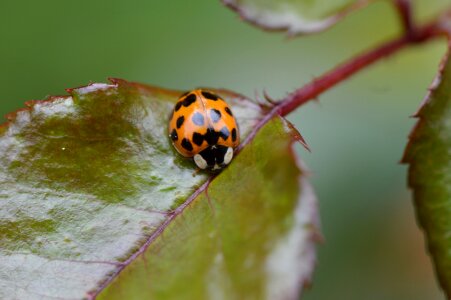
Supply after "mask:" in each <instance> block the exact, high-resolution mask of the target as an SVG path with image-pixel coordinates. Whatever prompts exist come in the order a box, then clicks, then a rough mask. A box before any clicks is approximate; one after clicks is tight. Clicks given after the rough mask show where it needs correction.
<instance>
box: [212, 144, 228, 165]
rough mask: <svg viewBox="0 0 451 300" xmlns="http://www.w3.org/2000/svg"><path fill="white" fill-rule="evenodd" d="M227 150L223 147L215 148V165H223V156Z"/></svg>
mask: <svg viewBox="0 0 451 300" xmlns="http://www.w3.org/2000/svg"><path fill="white" fill-rule="evenodd" d="M227 148H228V147H225V146H218V147H217V148H216V151H215V152H216V153H215V157H216V163H217V164H218V165H221V164H223V163H224V156H225V154H226V152H227Z"/></svg>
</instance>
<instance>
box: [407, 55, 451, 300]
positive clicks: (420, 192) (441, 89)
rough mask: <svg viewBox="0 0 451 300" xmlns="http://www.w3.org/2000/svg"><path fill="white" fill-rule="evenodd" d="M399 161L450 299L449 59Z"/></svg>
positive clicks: (450, 120)
mask: <svg viewBox="0 0 451 300" xmlns="http://www.w3.org/2000/svg"><path fill="white" fill-rule="evenodd" d="M416 117H418V118H419V121H418V123H417V124H416V126H415V128H414V129H413V131H412V133H411V135H410V141H409V144H408V145H407V148H406V152H405V154H404V159H403V161H404V162H406V163H408V164H409V165H410V166H409V185H410V187H411V188H412V189H413V196H414V201H415V206H416V211H417V217H418V220H419V223H420V225H421V226H422V227H423V229H424V231H425V234H426V237H427V242H428V246H429V252H430V253H431V255H432V258H433V260H434V263H435V267H436V271H437V274H438V278H439V281H440V283H441V286H442V288H443V289H444V291H445V292H446V294H447V295H448V298H450V297H451V60H450V59H449V56H447V57H446V59H445V60H444V61H443V65H442V70H441V72H440V75H439V76H438V77H437V78H436V80H435V81H434V84H433V87H432V88H431V91H430V93H429V94H428V95H427V97H426V99H425V101H424V103H423V104H422V107H421V108H420V110H419V112H418V113H417V114H416Z"/></svg>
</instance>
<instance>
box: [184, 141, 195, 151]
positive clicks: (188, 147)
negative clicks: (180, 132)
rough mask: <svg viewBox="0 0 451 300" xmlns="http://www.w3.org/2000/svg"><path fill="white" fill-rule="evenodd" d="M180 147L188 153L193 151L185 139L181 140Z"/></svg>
mask: <svg viewBox="0 0 451 300" xmlns="http://www.w3.org/2000/svg"><path fill="white" fill-rule="evenodd" d="M182 147H183V148H185V149H186V150H188V151H193V145H191V143H190V141H188V140H187V139H183V140H182Z"/></svg>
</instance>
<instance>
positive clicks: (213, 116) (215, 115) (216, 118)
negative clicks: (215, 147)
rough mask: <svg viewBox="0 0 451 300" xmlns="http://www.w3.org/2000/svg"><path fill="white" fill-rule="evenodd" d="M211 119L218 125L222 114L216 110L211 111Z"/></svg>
mask: <svg viewBox="0 0 451 300" xmlns="http://www.w3.org/2000/svg"><path fill="white" fill-rule="evenodd" d="M210 118H211V120H212V121H213V123H217V122H218V121H219V120H221V112H220V111H219V110H217V109H214V108H213V109H210Z"/></svg>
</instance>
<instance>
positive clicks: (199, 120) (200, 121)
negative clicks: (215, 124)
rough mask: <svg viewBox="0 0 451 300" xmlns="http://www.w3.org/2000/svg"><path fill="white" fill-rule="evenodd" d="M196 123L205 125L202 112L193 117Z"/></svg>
mask: <svg viewBox="0 0 451 300" xmlns="http://www.w3.org/2000/svg"><path fill="white" fill-rule="evenodd" d="M191 120H192V121H193V123H194V124H196V125H197V126H202V125H204V116H203V115H202V114H201V113H200V112H196V113H195V114H194V115H193V117H192V118H191Z"/></svg>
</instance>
